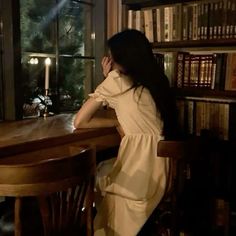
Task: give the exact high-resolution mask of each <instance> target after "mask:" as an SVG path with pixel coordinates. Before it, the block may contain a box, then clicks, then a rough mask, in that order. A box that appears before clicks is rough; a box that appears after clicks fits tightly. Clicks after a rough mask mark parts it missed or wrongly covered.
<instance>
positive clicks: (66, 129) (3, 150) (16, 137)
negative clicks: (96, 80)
mask: <svg viewBox="0 0 236 236" xmlns="http://www.w3.org/2000/svg"><path fill="white" fill-rule="evenodd" d="M73 118H74V114H58V115H55V116H52V117H46V118H43V117H40V118H37V119H25V120H20V121H4V122H2V123H0V157H1V156H5V155H8V154H9V153H11V152H12V153H14V152H21V151H23V150H24V149H27V150H29V151H31V150H34V149H36V148H37V149H40V148H45V147H50V146H53V145H60V144H64V143H67V142H73V141H79V140H83V139H86V138H92V137H93V138H94V137H98V136H101V135H106V134H112V133H115V132H117V131H116V129H115V128H114V127H111V128H96V129H75V128H74V126H73ZM13 149H14V150H13Z"/></svg>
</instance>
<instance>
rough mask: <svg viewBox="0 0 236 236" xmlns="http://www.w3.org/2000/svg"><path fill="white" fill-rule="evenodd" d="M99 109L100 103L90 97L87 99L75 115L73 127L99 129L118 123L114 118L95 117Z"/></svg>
mask: <svg viewBox="0 0 236 236" xmlns="http://www.w3.org/2000/svg"><path fill="white" fill-rule="evenodd" d="M101 107H102V102H98V101H96V100H95V99H94V98H92V97H91V98H89V99H88V100H87V101H86V102H85V103H84V105H83V106H82V107H81V109H80V110H79V111H78V112H77V114H76V115H75V119H74V127H75V128H99V127H113V126H117V125H118V124H119V123H118V121H117V119H116V118H114V117H106V116H105V115H104V116H101V115H100V116H97V115H96V112H97V111H98V110H99V109H100V108H101Z"/></svg>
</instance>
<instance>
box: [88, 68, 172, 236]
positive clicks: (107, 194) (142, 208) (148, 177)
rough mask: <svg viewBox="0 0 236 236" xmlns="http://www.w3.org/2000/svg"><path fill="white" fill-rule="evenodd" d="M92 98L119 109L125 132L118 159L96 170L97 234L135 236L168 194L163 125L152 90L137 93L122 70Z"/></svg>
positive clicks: (109, 76) (112, 72) (99, 235)
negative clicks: (160, 151) (159, 149)
mask: <svg viewBox="0 0 236 236" xmlns="http://www.w3.org/2000/svg"><path fill="white" fill-rule="evenodd" d="M90 96H92V97H94V98H95V99H96V100H97V101H99V102H101V101H102V102H103V103H104V104H106V105H109V107H111V108H113V109H115V112H116V115H117V118H118V121H119V123H120V125H121V126H122V128H123V130H124V133H125V136H124V137H123V138H122V140H121V143H120V147H119V152H118V156H117V158H116V159H115V160H114V159H113V160H109V161H107V162H104V163H101V164H100V166H98V173H97V191H98V194H101V196H102V200H101V203H100V204H99V205H98V212H97V215H96V217H95V221H94V230H95V233H94V235H95V236H102V235H106V236H113V235H114V236H135V235H137V233H138V232H139V230H140V229H141V228H142V226H143V224H144V223H145V222H146V220H147V218H148V217H149V216H150V214H151V213H152V211H153V210H154V209H155V207H156V206H157V205H158V203H159V202H160V200H161V198H162V197H163V194H164V192H165V187H166V180H167V175H168V170H169V162H168V159H167V158H160V157H157V155H156V153H157V144H158V141H159V140H160V139H163V137H162V136H161V134H162V129H163V122H162V120H161V119H160V116H159V113H158V112H157V111H156V107H155V103H154V101H153V99H152V97H151V95H150V93H149V92H148V90H147V89H143V90H141V88H138V89H136V91H135V90H134V88H131V81H130V80H129V78H128V77H126V76H123V75H120V74H119V72H118V71H115V70H113V71H111V72H110V73H109V75H108V77H107V78H106V79H105V80H104V81H103V82H102V83H101V84H100V85H99V86H98V87H97V89H96V90H95V92H94V93H93V94H90ZM107 167H109V168H107Z"/></svg>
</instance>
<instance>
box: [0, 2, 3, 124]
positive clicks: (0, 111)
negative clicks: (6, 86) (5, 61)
mask: <svg viewBox="0 0 236 236" xmlns="http://www.w3.org/2000/svg"><path fill="white" fill-rule="evenodd" d="M1 9H2V5H1V1H0V120H2V119H3V76H2V73H3V65H2V52H3V48H2V12H1Z"/></svg>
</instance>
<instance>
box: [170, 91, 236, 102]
mask: <svg viewBox="0 0 236 236" xmlns="http://www.w3.org/2000/svg"><path fill="white" fill-rule="evenodd" d="M173 90H174V93H175V95H176V97H177V98H181V99H182V98H183V99H187V100H200V101H209V102H223V103H236V91H223V90H211V89H204V88H201V89H199V88H173Z"/></svg>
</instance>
